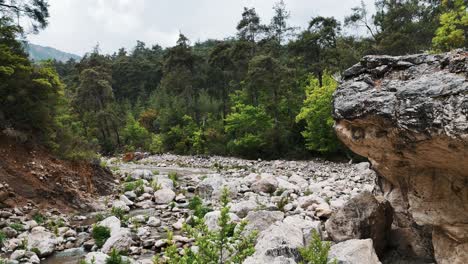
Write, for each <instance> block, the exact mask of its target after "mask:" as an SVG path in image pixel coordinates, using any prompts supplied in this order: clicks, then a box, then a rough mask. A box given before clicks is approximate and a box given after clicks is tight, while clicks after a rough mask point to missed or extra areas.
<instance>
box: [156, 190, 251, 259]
mask: <svg viewBox="0 0 468 264" xmlns="http://www.w3.org/2000/svg"><path fill="white" fill-rule="evenodd" d="M228 203H229V192H228V190H227V188H224V189H223V194H222V196H221V204H222V208H221V216H220V218H219V220H218V225H219V227H220V228H219V229H218V230H209V229H208V227H207V225H206V224H205V222H204V221H203V218H200V219H199V221H197V223H196V224H195V226H194V227H191V226H188V225H185V226H184V231H185V232H187V234H188V236H189V237H190V238H193V239H194V245H195V246H197V247H198V250H196V251H194V250H192V248H184V250H183V253H182V255H181V254H179V251H178V249H177V246H176V245H175V243H174V241H173V236H172V233H171V232H170V233H169V234H168V238H167V243H168V246H167V247H166V248H165V250H164V256H165V258H166V260H165V261H164V262H162V261H161V260H160V259H159V257H158V256H155V258H154V263H156V264H159V263H167V264H192V263H233V264H236V263H239V264H240V263H242V262H243V261H244V260H245V259H246V258H247V257H248V256H250V255H252V254H253V253H255V248H254V246H255V240H256V237H257V232H252V233H250V234H248V235H245V234H244V230H245V226H246V225H247V223H246V222H245V221H244V222H241V223H240V224H239V225H237V226H236V224H235V223H232V222H231V219H230V217H229V206H228ZM193 204H198V202H195V203H194V202H193V201H192V205H193Z"/></svg>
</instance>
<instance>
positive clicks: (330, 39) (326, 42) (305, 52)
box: [290, 17, 341, 85]
mask: <svg viewBox="0 0 468 264" xmlns="http://www.w3.org/2000/svg"><path fill="white" fill-rule="evenodd" d="M340 30H341V27H340V23H339V22H338V21H337V20H336V19H335V18H333V17H328V18H327V17H315V18H313V19H312V20H311V21H310V22H309V27H308V29H307V30H305V31H303V32H302V33H301V34H300V36H299V38H298V39H297V40H296V41H294V42H292V43H291V44H290V49H291V50H292V51H293V52H294V53H295V54H297V55H298V56H299V59H300V61H301V62H302V63H303V65H304V67H305V69H306V70H307V71H309V72H312V73H313V74H314V75H315V76H316V77H317V79H318V81H319V84H320V85H322V82H323V75H324V73H325V71H326V70H334V69H336V67H337V65H338V56H337V54H338V53H337V49H336V43H337V38H338V36H339V33H340Z"/></svg>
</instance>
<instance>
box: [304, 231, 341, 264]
mask: <svg viewBox="0 0 468 264" xmlns="http://www.w3.org/2000/svg"><path fill="white" fill-rule="evenodd" d="M330 247H331V243H330V242H324V241H322V240H321V239H320V235H319V234H318V232H317V231H315V230H312V241H311V242H310V244H309V246H307V247H304V248H300V249H299V253H300V254H301V257H302V259H303V262H301V263H302V264H337V261H336V259H335V260H332V261H331V262H329V261H328V252H329V251H330Z"/></svg>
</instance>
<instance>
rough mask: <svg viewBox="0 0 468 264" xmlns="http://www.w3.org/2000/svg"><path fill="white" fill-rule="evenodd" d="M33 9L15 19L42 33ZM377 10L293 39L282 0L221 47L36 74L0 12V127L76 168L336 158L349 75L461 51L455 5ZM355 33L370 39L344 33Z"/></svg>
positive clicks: (43, 16) (132, 55)
mask: <svg viewBox="0 0 468 264" xmlns="http://www.w3.org/2000/svg"><path fill="white" fill-rule="evenodd" d="M0 3H3V1H2V2H0ZM25 3H28V1H26V2H25ZM30 4H31V6H29V7H28V8H30V9H31V8H33V9H34V8H36V9H34V10H36V11H37V12H24V13H22V14H21V15H23V16H24V17H25V18H28V19H30V20H31V21H32V23H33V25H34V26H35V27H34V29H36V30H39V29H41V28H43V27H45V26H47V17H48V15H49V14H48V10H47V3H46V1H39V2H38V1H31V3H30ZM0 6H1V5H0ZM376 8H377V12H376V13H375V14H374V15H370V14H368V11H367V8H366V6H365V5H362V6H359V7H356V8H354V9H352V10H350V15H349V16H348V17H347V18H346V19H345V24H343V25H342V24H341V23H340V22H339V21H337V20H336V19H335V18H333V17H321V16H317V17H313V18H312V19H311V20H310V23H309V26H308V27H307V28H305V29H299V28H297V27H295V26H294V25H290V24H289V18H290V14H289V12H288V10H287V7H286V6H285V4H284V2H283V1H280V2H278V3H277V4H275V5H274V7H273V9H274V14H275V15H274V17H273V18H272V19H271V21H262V20H261V18H260V16H259V14H257V12H256V10H255V8H245V9H244V11H243V13H242V14H240V20H239V22H238V25H237V34H236V35H235V36H232V37H228V38H226V39H223V40H206V41H203V42H196V43H191V42H190V40H189V39H187V37H186V36H184V35H183V34H182V33H181V34H180V36H179V39H178V41H177V43H176V45H175V46H173V47H168V48H162V47H161V46H159V45H158V44H152V45H151V46H147V45H146V44H145V43H143V42H141V41H137V44H136V46H135V47H134V48H133V49H131V50H129V51H127V50H125V49H124V48H122V49H119V50H118V51H116V52H115V53H113V54H111V55H106V54H102V53H101V52H100V50H99V46H96V47H95V49H94V50H93V51H91V52H89V53H87V54H86V55H85V56H84V57H83V58H82V59H81V60H80V61H75V60H73V59H72V60H68V61H67V62H61V61H59V60H54V61H49V62H41V63H34V64H33V63H31V62H30V61H29V60H28V59H27V56H28V54H27V52H25V51H24V50H23V49H22V45H21V44H20V42H19V40H18V38H19V37H21V36H24V33H23V31H22V28H21V27H20V26H17V25H16V24H15V23H13V20H12V17H11V16H10V15H11V13H9V12H8V7H5V6H3V7H2V8H1V9H0V11H2V14H4V16H2V18H1V20H0V33H1V39H0V47H1V49H0V52H1V57H0V60H1V65H2V66H1V68H0V79H1V84H0V87H1V90H0V95H1V96H0V126H1V128H2V129H5V128H12V129H14V130H20V131H25V132H27V135H29V138H33V139H34V140H36V141H39V142H42V143H43V144H45V145H47V146H48V147H50V148H51V149H52V150H54V151H56V153H58V154H60V155H61V156H63V157H66V158H74V159H81V158H86V157H91V156H92V155H91V154H92V153H95V152H100V153H104V154H112V153H116V152H124V151H134V150H142V151H149V152H152V153H162V152H174V153H177V154H220V155H234V156H241V157H246V158H260V157H261V158H276V157H290V158H292V157H296V158H304V157H307V156H309V155H312V154H313V155H317V154H319V155H326V156H331V155H337V154H338V155H341V154H345V153H346V152H347V151H346V150H345V148H344V147H343V146H342V145H341V144H340V143H339V142H338V141H337V139H336V136H335V134H334V131H333V129H332V126H333V121H332V118H331V107H330V105H331V100H332V96H331V95H332V93H333V92H334V89H335V88H336V86H337V81H339V79H340V75H341V73H342V72H343V71H344V70H345V69H346V68H348V67H350V66H351V65H353V64H355V63H356V62H358V61H359V59H360V58H361V57H362V56H363V55H368V54H391V55H400V54H408V53H416V52H422V51H429V50H432V51H436V50H449V49H452V48H458V47H466V46H467V45H466V44H467V39H466V35H467V24H468V22H467V21H468V20H467V14H466V5H465V2H464V1H463V0H454V1H442V2H439V1H397V2H395V1H382V0H379V1H376ZM24 10H28V9H27V8H25V9H24ZM395 17H398V18H399V19H398V20H395V19H394V18H395ZM356 26H357V27H363V28H364V29H367V31H368V32H367V34H366V35H363V36H355V35H347V34H345V33H344V32H345V31H346V30H345V29H346V28H347V27H356Z"/></svg>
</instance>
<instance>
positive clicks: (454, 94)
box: [333, 51, 468, 263]
mask: <svg viewBox="0 0 468 264" xmlns="http://www.w3.org/2000/svg"><path fill="white" fill-rule="evenodd" d="M344 75H345V76H344V77H345V80H344V82H343V83H342V84H341V85H340V87H339V88H338V89H337V91H336V92H335V96H334V103H333V104H334V112H333V115H334V118H335V120H336V125H335V129H336V132H337V135H338V137H339V138H340V139H341V140H342V141H343V142H344V143H345V144H346V145H347V146H348V147H349V148H351V149H352V150H353V151H354V152H356V153H358V154H360V155H362V156H365V157H368V158H369V160H370V161H371V163H372V165H373V168H374V169H375V170H376V171H377V172H378V173H379V174H380V176H382V177H383V190H384V193H385V197H386V198H387V199H388V200H389V201H390V202H391V204H392V206H393V207H394V209H395V216H394V219H395V220H394V229H395V236H396V237H395V241H398V243H397V244H400V245H396V246H401V244H405V243H406V244H405V246H406V249H404V248H401V250H402V251H405V250H407V251H409V252H411V253H412V254H414V255H416V256H419V257H430V256H429V255H431V254H432V252H431V251H432V248H431V247H432V246H431V242H432V245H433V249H434V256H435V258H436V260H437V262H438V263H468V52H464V51H456V52H452V53H446V54H440V55H428V54H420V55H410V56H401V57H390V56H367V57H365V58H363V59H362V61H361V62H360V63H359V64H357V65H355V66H353V67H352V68H350V69H348V70H347V71H346V72H345V74H344ZM414 223H416V225H415V224H414ZM427 230H429V231H430V232H431V233H432V238H431V237H429V239H426V238H425V233H427ZM431 240H432V241H431Z"/></svg>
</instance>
